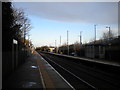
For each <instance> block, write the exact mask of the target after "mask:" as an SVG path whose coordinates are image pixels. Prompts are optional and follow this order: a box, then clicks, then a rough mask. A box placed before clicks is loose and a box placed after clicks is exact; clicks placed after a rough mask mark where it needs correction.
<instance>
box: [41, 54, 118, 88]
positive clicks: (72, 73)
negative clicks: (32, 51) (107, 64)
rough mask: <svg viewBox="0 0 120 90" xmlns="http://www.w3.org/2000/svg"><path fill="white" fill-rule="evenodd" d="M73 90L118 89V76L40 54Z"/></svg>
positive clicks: (65, 59) (64, 59)
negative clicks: (87, 89)
mask: <svg viewBox="0 0 120 90" xmlns="http://www.w3.org/2000/svg"><path fill="white" fill-rule="evenodd" d="M40 54H41V55H42V56H43V58H45V60H47V62H48V63H50V64H51V65H52V66H53V67H54V68H55V69H56V70H57V71H58V72H59V73H60V74H61V75H62V76H63V77H64V78H65V79H66V80H67V81H68V82H69V83H70V84H71V85H72V86H73V87H74V88H75V89H80V88H82V89H86V88H89V89H94V90H97V89H103V88H110V89H111V88H112V89H120V86H119V83H120V78H119V76H118V75H116V74H113V73H108V72H104V71H100V70H98V69H96V68H93V67H92V68H91V67H89V66H85V65H82V63H75V62H73V61H71V60H68V59H67V58H60V57H58V56H55V55H54V56H53V55H50V54H46V53H40Z"/></svg>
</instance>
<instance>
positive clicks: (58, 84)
mask: <svg viewBox="0 0 120 90" xmlns="http://www.w3.org/2000/svg"><path fill="white" fill-rule="evenodd" d="M3 87H4V88H3V90H4V89H8V88H30V89H31V88H32V89H33V88H34V89H35V88H36V89H40V90H41V89H50V88H51V89H55V88H56V89H58V88H59V89H60V88H61V89H63V88H65V89H69V90H72V89H73V87H72V86H71V85H70V84H69V83H68V82H67V81H66V80H64V78H63V77H62V76H61V75H59V73H58V72H57V71H56V70H55V69H54V68H53V67H52V66H51V65H50V64H49V63H47V61H46V60H44V59H43V58H42V56H40V55H39V54H38V53H37V52H34V53H33V54H32V55H31V56H30V57H29V58H28V59H27V60H26V62H25V63H24V64H23V65H22V66H20V67H19V68H18V69H17V70H16V71H15V72H14V73H13V74H12V75H11V76H10V77H9V78H8V80H6V82H5V83H3Z"/></svg>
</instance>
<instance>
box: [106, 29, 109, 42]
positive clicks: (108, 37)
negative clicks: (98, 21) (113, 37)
mask: <svg viewBox="0 0 120 90" xmlns="http://www.w3.org/2000/svg"><path fill="white" fill-rule="evenodd" d="M106 28H108V29H109V37H108V38H109V40H110V27H106Z"/></svg>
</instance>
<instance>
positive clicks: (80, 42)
mask: <svg viewBox="0 0 120 90" xmlns="http://www.w3.org/2000/svg"><path fill="white" fill-rule="evenodd" d="M81 34H82V31H80V46H81V45H82V35H81Z"/></svg>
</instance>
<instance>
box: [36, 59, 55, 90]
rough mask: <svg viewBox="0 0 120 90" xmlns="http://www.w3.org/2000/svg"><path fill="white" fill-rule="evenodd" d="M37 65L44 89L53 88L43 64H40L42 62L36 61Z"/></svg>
mask: <svg viewBox="0 0 120 90" xmlns="http://www.w3.org/2000/svg"><path fill="white" fill-rule="evenodd" d="M37 65H38V66H39V69H40V72H41V74H42V77H43V81H44V84H45V88H46V89H50V88H55V86H54V84H53V82H52V79H51V78H50V76H49V74H48V72H47V71H46V69H45V66H44V64H43V63H42V61H41V60H40V59H37Z"/></svg>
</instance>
